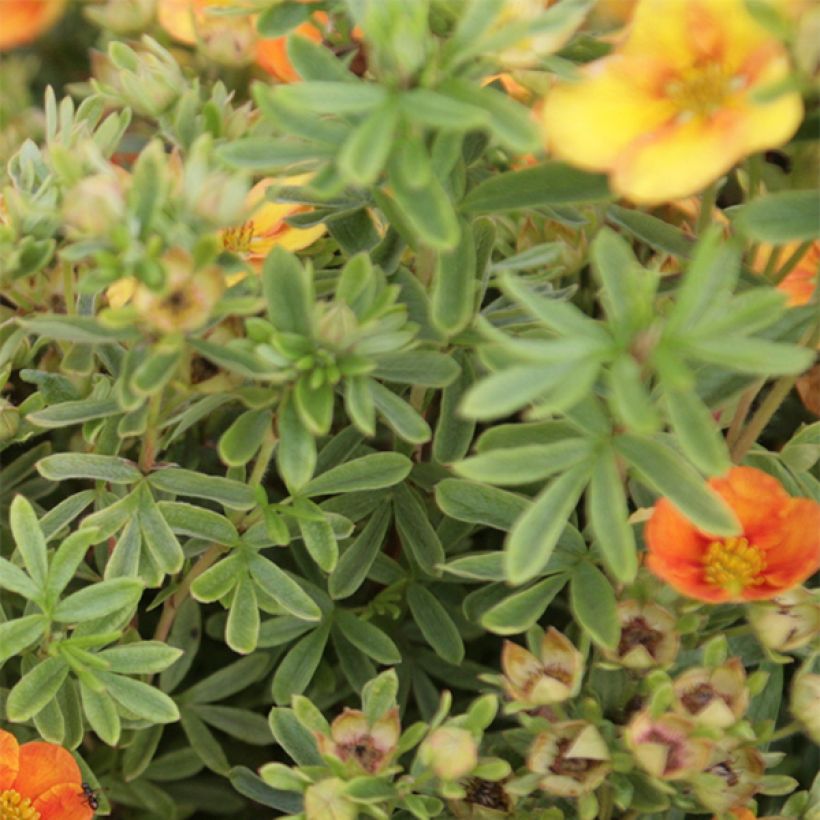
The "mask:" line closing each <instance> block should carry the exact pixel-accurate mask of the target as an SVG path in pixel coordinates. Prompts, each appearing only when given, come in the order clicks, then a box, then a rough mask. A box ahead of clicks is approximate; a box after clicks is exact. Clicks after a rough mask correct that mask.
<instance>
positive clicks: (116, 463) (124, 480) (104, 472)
mask: <svg viewBox="0 0 820 820" xmlns="http://www.w3.org/2000/svg"><path fill="white" fill-rule="evenodd" d="M37 471H38V472H39V473H40V475H41V476H43V478H47V479H49V480H50V481H66V480H68V479H70V478H88V479H92V480H94V481H107V482H108V483H110V484H133V483H134V482H136V481H139V480H140V479H141V478H142V473H141V472H140V471H139V470H138V469H137V465H136V464H134V463H133V462H132V461H128V459H125V458H119V457H117V456H101V455H95V454H93V453H57V454H56V455H53V456H46V457H45V458H43V459H40V461H39V462H37Z"/></svg>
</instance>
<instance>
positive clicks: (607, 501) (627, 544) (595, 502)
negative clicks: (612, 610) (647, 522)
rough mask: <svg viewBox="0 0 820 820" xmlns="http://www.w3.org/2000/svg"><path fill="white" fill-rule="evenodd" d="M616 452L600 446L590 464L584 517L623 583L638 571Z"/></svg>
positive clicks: (633, 536)
mask: <svg viewBox="0 0 820 820" xmlns="http://www.w3.org/2000/svg"><path fill="white" fill-rule="evenodd" d="M628 516H629V507H628V506H627V499H626V493H625V492H624V486H623V481H622V480H621V475H620V472H619V470H618V462H617V458H616V456H615V453H614V452H613V451H612V450H611V449H609V448H607V449H606V450H603V451H602V452H601V453H600V455H599V456H598V458H597V460H596V461H595V465H594V467H593V468H592V478H591V479H590V483H589V489H588V490H587V518H588V519H589V524H590V526H591V527H592V531H593V533H594V534H595V540H596V541H597V543H598V547H599V549H600V550H601V555H603V557H604V561H605V562H606V565H607V567H608V569H609V571H610V572H611V573H612V574H613V575H614V576H615V577H616V578H617V579H618V580H619V581H620V582H621V583H624V584H629V583H632V581H634V580H635V575H636V573H637V571H638V558H637V553H636V546H635V533H634V532H633V530H632V526H631V524H630V523H629V521H628V520H627V518H628Z"/></svg>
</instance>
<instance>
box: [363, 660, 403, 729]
mask: <svg viewBox="0 0 820 820" xmlns="http://www.w3.org/2000/svg"><path fill="white" fill-rule="evenodd" d="M398 694H399V676H398V675H397V674H396V670H395V669H388V670H387V671H386V672H382V673H381V674H380V675H377V676H376V677H375V678H373V679H372V680H369V681H368V682H367V683H366V684H365V685H364V687H363V688H362V711H363V712H364V715H365V717H366V718H367V722H368V724H369V725H371V726H372V725H373V724H374V723H375V722H376V721H377V720H378V719H379V718H381V717H383V716H384V715H385V714H386V713H387V711H388V710H389V709H391V708H393V707H394V706H395V705H396V698H397V697H398Z"/></svg>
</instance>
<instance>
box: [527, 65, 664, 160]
mask: <svg viewBox="0 0 820 820" xmlns="http://www.w3.org/2000/svg"><path fill="white" fill-rule="evenodd" d="M654 68H655V71H654V72H653V66H651V65H647V64H645V61H642V60H638V59H626V58H623V57H620V56H613V57H608V58H605V59H603V60H596V61H595V62H594V63H591V64H590V65H589V66H588V67H587V68H586V69H585V70H584V78H583V79H582V80H581V81H580V82H577V83H559V84H558V85H556V86H555V88H553V90H552V91H551V92H550V93H549V95H548V96H547V99H546V102H545V103H544V112H543V123H544V128H545V129H546V136H547V141H548V144H549V147H550V149H551V151H552V152H553V153H554V154H556V155H557V156H558V157H560V158H561V159H565V160H567V161H568V162H571V163H573V164H575V165H579V166H580V167H582V168H588V169H590V170H593V171H606V170H609V168H611V167H612V165H613V164H614V162H615V161H616V159H617V158H618V156H619V155H620V154H621V153H622V152H623V151H624V150H626V148H628V147H629V146H630V145H631V144H632V143H633V142H634V141H635V140H636V139H638V138H639V137H640V136H641V135H643V134H646V133H647V132H648V131H653V130H655V129H656V128H658V127H660V126H661V125H662V124H663V123H664V122H665V121H666V120H668V119H669V118H670V117H671V116H672V115H673V114H674V111H673V110H672V108H671V106H670V105H669V103H668V102H666V101H665V100H663V99H661V98H659V97H658V96H657V95H656V94H654V93H653V91H652V89H651V88H649V87H647V85H646V80H645V78H646V77H651V76H652V75H653V73H656V71H657V67H654Z"/></svg>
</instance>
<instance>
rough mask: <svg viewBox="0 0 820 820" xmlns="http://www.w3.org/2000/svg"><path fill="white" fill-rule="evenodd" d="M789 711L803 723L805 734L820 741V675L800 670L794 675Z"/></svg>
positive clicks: (817, 741) (815, 740)
mask: <svg viewBox="0 0 820 820" xmlns="http://www.w3.org/2000/svg"><path fill="white" fill-rule="evenodd" d="M791 713H792V714H793V715H794V716H795V717H796V718H797V719H798V720H799V721H800V722H801V723H802V724H803V728H804V729H805V730H806V734H807V735H808V736H809V737H810V738H811V739H812V740H813V741H814V742H815V743H820V675H816V674H812V673H810V672H800V673H798V674H797V675H796V676H795V678H794V683H793V684H792V698H791Z"/></svg>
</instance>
